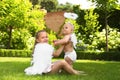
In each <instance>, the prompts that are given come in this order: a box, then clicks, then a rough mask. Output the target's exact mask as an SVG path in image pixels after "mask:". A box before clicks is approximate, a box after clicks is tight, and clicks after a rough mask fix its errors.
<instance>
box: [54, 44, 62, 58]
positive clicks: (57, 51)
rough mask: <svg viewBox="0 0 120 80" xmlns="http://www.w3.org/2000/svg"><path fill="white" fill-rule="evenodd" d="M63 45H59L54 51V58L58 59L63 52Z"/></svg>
mask: <svg viewBox="0 0 120 80" xmlns="http://www.w3.org/2000/svg"><path fill="white" fill-rule="evenodd" d="M63 48H64V45H61V46H60V47H59V48H58V49H57V50H56V51H54V52H53V56H54V57H58V56H59V55H60V54H61V53H62V51H63Z"/></svg>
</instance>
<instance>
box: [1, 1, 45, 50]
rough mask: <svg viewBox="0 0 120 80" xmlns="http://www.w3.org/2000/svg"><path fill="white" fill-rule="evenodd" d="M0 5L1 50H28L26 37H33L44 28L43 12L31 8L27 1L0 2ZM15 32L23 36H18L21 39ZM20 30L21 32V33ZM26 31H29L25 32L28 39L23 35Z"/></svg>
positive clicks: (38, 8)
mask: <svg viewBox="0 0 120 80" xmlns="http://www.w3.org/2000/svg"><path fill="white" fill-rule="evenodd" d="M0 3H1V4H0V16H1V17H0V26H1V27H0V32H1V34H0V35H1V36H2V37H1V38H0V41H1V43H0V45H2V46H4V47H2V48H14V49H15V48H16V49H26V48H28V44H27V39H28V37H29V38H30V36H31V35H32V36H34V35H35V33H36V31H38V30H40V29H43V28H45V26H44V19H43V18H44V15H45V12H44V11H43V10H40V7H39V6H35V7H34V8H32V5H31V3H30V2H29V0H18V1H16V0H2V1H0ZM24 29H26V30H24ZM17 30H20V33H22V34H23V35H22V34H18V35H19V36H22V37H19V36H18V35H16V34H17V33H18V32H17ZM22 30H23V32H21V31H22ZM27 30H28V31H29V32H27V34H28V37H26V35H25V34H26V31H27ZM14 31H16V34H14V33H15V32H14ZM24 31H25V32H24ZM13 32H14V33H13ZM29 33H30V34H29ZM4 35H5V36H4ZM15 36H16V38H15ZM32 36H31V37H32ZM12 37H14V38H12ZM25 37H26V38H25ZM18 38H19V39H18ZM15 39H16V40H15ZM21 39H22V40H21ZM24 39H25V40H24ZM28 40H29V39H28ZM2 41H3V42H2ZM15 43H17V44H15ZM15 45H17V46H15Z"/></svg>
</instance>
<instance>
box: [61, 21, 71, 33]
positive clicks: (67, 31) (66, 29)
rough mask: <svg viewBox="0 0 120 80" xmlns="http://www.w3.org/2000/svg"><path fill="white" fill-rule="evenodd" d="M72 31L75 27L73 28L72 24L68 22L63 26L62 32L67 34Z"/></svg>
mask: <svg viewBox="0 0 120 80" xmlns="http://www.w3.org/2000/svg"><path fill="white" fill-rule="evenodd" d="M72 32H73V29H72V27H71V25H70V24H67V23H66V24H65V25H64V26H63V28H62V33H63V34H64V35H67V34H71V33H72Z"/></svg>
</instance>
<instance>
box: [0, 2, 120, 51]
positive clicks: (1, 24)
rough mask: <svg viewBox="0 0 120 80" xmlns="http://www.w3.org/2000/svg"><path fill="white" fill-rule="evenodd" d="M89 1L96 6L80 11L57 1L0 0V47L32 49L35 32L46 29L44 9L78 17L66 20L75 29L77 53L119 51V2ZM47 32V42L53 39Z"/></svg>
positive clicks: (71, 5)
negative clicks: (70, 13)
mask: <svg viewBox="0 0 120 80" xmlns="http://www.w3.org/2000/svg"><path fill="white" fill-rule="evenodd" d="M89 1H91V2H93V3H94V4H95V5H96V7H95V8H90V9H81V6H80V5H73V4H71V3H68V2H67V3H66V4H59V3H58V1H57V0H17V1H16V0H0V48H1V49H32V47H33V44H34V35H35V33H36V32H37V31H38V30H41V29H47V28H46V26H45V22H44V16H45V14H46V12H45V11H44V10H43V9H45V10H46V11H47V12H56V11H66V12H74V13H76V14H77V15H78V18H77V19H76V20H70V19H66V21H70V22H71V23H72V24H73V25H74V26H75V33H76V35H77V38H78V45H77V49H78V50H80V51H120V3H118V0H89ZM48 32H49V37H50V40H53V39H56V36H55V33H54V32H52V31H50V30H49V31H48ZM50 44H52V43H51V42H50Z"/></svg>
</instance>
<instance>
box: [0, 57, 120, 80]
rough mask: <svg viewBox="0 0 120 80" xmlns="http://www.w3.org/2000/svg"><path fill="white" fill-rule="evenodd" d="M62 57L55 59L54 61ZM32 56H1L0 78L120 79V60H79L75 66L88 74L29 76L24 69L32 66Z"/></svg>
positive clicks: (28, 79)
mask: <svg viewBox="0 0 120 80" xmlns="http://www.w3.org/2000/svg"><path fill="white" fill-rule="evenodd" d="M56 60H61V59H57V58H55V59H53V61H56ZM30 61H31V58H21V57H0V80H120V76H119V75H120V62H119V61H99V60H77V61H76V62H74V64H73V67H74V68H75V69H77V70H82V71H85V72H86V73H87V74H88V75H86V76H82V75H79V76H76V75H69V74H68V73H59V74H54V75H48V74H45V75H42V76H40V75H35V76H27V75H25V73H24V69H25V68H27V67H28V66H30Z"/></svg>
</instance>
